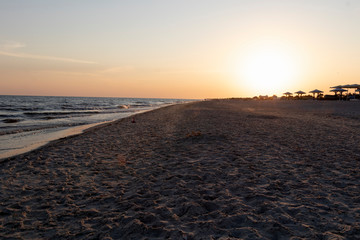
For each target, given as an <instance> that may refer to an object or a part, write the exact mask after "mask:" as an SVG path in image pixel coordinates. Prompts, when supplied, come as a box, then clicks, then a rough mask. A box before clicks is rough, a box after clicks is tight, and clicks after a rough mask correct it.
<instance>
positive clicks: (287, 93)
mask: <svg viewBox="0 0 360 240" xmlns="http://www.w3.org/2000/svg"><path fill="white" fill-rule="evenodd" d="M283 94H284V95H285V96H286V97H287V98H288V99H289V97H290V96H291V95H292V93H291V92H286V93H283Z"/></svg>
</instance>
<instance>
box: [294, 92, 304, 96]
mask: <svg viewBox="0 0 360 240" xmlns="http://www.w3.org/2000/svg"><path fill="white" fill-rule="evenodd" d="M295 93H296V94H297V95H299V96H300V97H301V95H303V94H305V93H306V92H303V91H297V92H295Z"/></svg>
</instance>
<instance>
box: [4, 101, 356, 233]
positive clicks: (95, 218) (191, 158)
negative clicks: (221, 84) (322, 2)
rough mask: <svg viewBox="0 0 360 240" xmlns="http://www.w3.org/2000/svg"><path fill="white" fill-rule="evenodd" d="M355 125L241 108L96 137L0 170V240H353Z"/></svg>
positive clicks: (300, 106)
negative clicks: (55, 239) (24, 239)
mask: <svg viewBox="0 0 360 240" xmlns="http://www.w3.org/2000/svg"><path fill="white" fill-rule="evenodd" d="M294 106H296V107H294ZM359 126H360V109H359V108H358V106H357V105H354V104H333V103H331V104H327V103H325V104H323V103H321V104H317V103H314V102H308V103H295V104H294V103H286V102H256V101H253V102H250V101H241V100H211V101H200V102H192V103H186V104H175V105H172V106H167V107H161V108H158V109H156V110H152V111H148V112H145V113H141V114H137V115H136V123H131V117H128V118H124V119H119V120H117V121H114V122H111V123H108V124H104V125H99V126H95V127H93V128H90V129H88V130H86V131H84V132H83V133H82V134H80V135H75V136H71V137H67V138H62V139H59V140H55V141H53V142H50V143H49V144H47V145H46V146H44V147H41V148H39V149H37V150H34V151H32V152H28V153H26V154H22V155H18V156H15V157H11V158H8V159H7V160H6V161H3V162H0V164H1V168H0V176H1V182H2V183H3V184H2V185H1V186H0V188H1V189H0V191H1V192H2V196H0V202H1V203H2V205H1V208H0V226H2V229H3V231H2V232H1V233H0V238H1V237H4V238H72V239H89V238H107V239H119V238H132V239H145V238H149V239H164V238H172V239H221V238H222V239H227V238H230V239H231V238H241V239H290V238H293V239H312V238H323V239H351V238H353V239H354V238H359V237H360V220H359V219H360V211H359V206H360V205H359V203H360V198H359V196H358V193H359V192H360V186H359V181H360V166H359V161H360V154H359V153H358V149H359V148H358V147H359V142H360V129H359Z"/></svg>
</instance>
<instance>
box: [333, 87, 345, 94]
mask: <svg viewBox="0 0 360 240" xmlns="http://www.w3.org/2000/svg"><path fill="white" fill-rule="evenodd" d="M347 91H348V90H346V89H343V88H334V89H332V90H330V92H335V93H336V92H340V93H343V92H347Z"/></svg>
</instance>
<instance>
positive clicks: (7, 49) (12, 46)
mask: <svg viewBox="0 0 360 240" xmlns="http://www.w3.org/2000/svg"><path fill="white" fill-rule="evenodd" d="M24 47H26V45H25V44H23V43H19V42H3V43H0V55H2V56H8V57H17V58H28V59H36V60H49V61H61V62H72V63H83V64H96V62H93V61H86V60H80V59H74V58H63V57H55V56H44V55H38V54H30V53H24V52H16V51H15V50H17V49H19V48H24Z"/></svg>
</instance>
